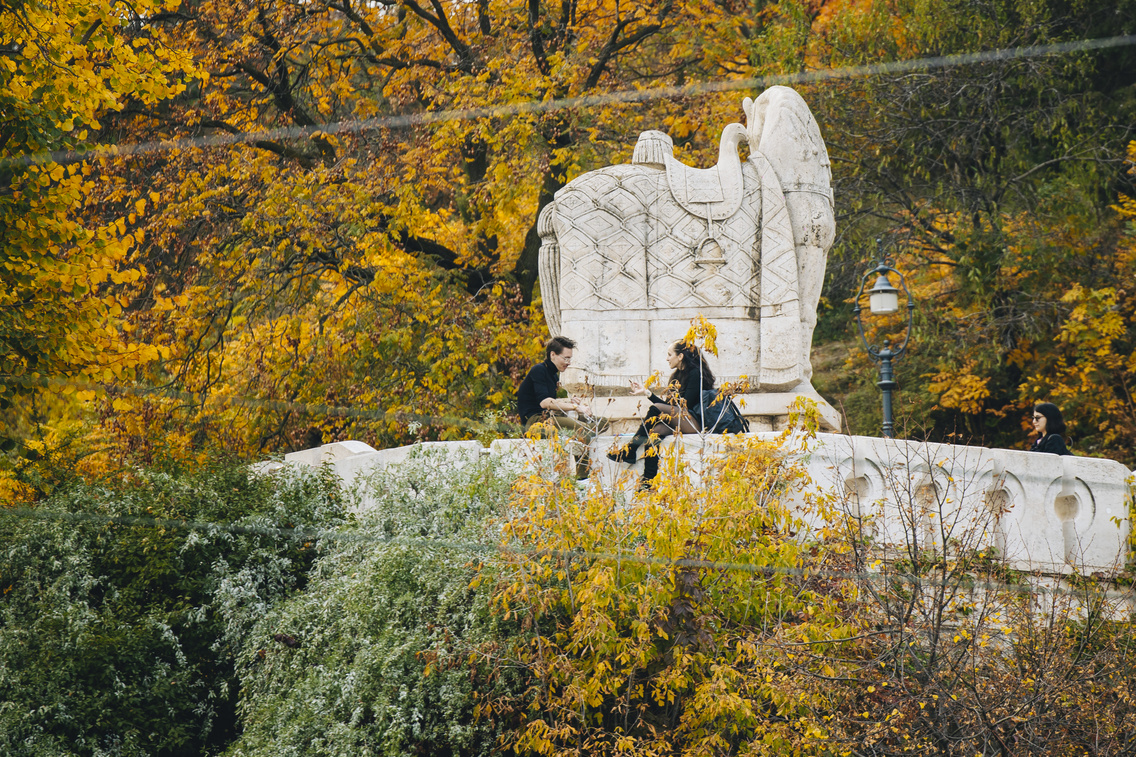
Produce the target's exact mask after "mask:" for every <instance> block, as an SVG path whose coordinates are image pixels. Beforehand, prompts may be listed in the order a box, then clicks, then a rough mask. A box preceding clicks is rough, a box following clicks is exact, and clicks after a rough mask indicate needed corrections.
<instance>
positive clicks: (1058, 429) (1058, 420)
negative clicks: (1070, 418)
mask: <svg viewBox="0 0 1136 757" xmlns="http://www.w3.org/2000/svg"><path fill="white" fill-rule="evenodd" d="M1033 411H1034V412H1035V413H1041V414H1042V415H1044V416H1045V433H1044V434H1042V438H1043V439H1044V438H1045V437H1047V436H1049V435H1050V434H1057V435H1058V436H1064V434H1065V419H1064V418H1062V417H1061V408H1059V407H1057V405H1054V404H1053V403H1052V402H1039V403H1037V404H1036V405H1034V406H1033Z"/></svg>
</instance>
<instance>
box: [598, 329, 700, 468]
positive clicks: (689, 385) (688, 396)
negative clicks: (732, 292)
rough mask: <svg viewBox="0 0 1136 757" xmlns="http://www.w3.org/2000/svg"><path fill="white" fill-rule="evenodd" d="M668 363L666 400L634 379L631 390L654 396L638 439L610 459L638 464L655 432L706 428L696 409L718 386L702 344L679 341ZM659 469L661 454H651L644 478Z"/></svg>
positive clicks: (670, 350)
mask: <svg viewBox="0 0 1136 757" xmlns="http://www.w3.org/2000/svg"><path fill="white" fill-rule="evenodd" d="M667 365H669V366H670V368H671V370H672V373H671V377H670V380H669V381H668V382H667V396H666V398H665V399H664V398H662V397H659V396H658V395H656V394H655V393H653V392H652V391H650V390H649V389H647V388H646V387H645V386H643V385H642V384H640V383H639V382H638V381H632V382H631V393H632V394H633V395H639V396H645V397H648V398H650V400H651V407H650V409H648V410H647V415H646V417H645V418H644V419H643V423H641V424H640V425H639V430H638V431H636V432H635V436H634V438H632V439H631V441H630V442H628V443H627V444H625V445H623V446H622V447H620V448H619V449H618V450H616V451H615V452H609V453H608V458H609V459H611V460H615V461H617V462H622V463H634V462H635V460H636V459H637V457H638V453H637V451H636V450H637V448H638V447H639V446H640V445H642V444H646V443H648V442H650V441H651V435H652V434H654V435H655V436H657V437H659V438H662V437H664V436H670V435H671V434H673V433H675V431H676V430H677V431H682V433H684V434H697V433H698V432H699V431H701V430H702V424H701V423H700V422H699V420H698V418H697V417H696V412H697V409H698V407H699V405H700V404H701V402H702V392H704V391H706V390H708V389H713V388H714V372H713V371H711V370H710V366H709V365H707V364H706V358H705V357H703V356H702V352H701V351H700V350H699V349H698V347H696V346H694V345H692V344H687V343H686V342H683V341H678V342H675V343H674V344H672V345H671V346H670V347H669V348H668V349H667ZM658 472H659V457H658V455H657V454H656V455H648V456H647V457H646V458H645V459H644V460H643V481H644V482H649V481H651V480H652V479H654V478H655V476H656V475H658Z"/></svg>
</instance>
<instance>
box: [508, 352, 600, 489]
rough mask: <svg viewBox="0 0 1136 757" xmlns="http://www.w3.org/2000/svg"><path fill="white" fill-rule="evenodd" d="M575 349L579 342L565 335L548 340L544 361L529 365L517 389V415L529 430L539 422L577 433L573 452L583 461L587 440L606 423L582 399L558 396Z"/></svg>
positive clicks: (585, 470)
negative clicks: (563, 372)
mask: <svg viewBox="0 0 1136 757" xmlns="http://www.w3.org/2000/svg"><path fill="white" fill-rule="evenodd" d="M575 348H576V343H575V342H573V341H572V340H571V339H569V338H567V337H564V336H554V337H552V338H551V339H549V340H548V341H547V342H546V343H545V345H544V362H542V363H539V364H537V365H534V366H533V367H532V368H530V369H529V372H528V375H527V376H525V380H524V381H522V382H521V386H520V388H519V389H517V414H518V415H520V416H521V423H523V424H524V426H525V431H526V432H527V431H529V430H530V429H531V428H532V427H533V426H535V425H536V424H538V423H543V424H544V425H545V426H546V427H548V428H549V429H550V430H551V429H557V428H561V429H566V430H569V431H572V432H574V436H575V439H576V441H577V442H578V444H576V445H573V449H572V452H573V454H575V455H576V457H577V458H578V459H580V460H581V461H582V460H583V458H584V452H585V450H586V449H587V445H588V442H590V441H591V439H592V437H593V436H595V435H596V434H597V433H599V432H600V431H601V430H602V429H603V428H605V427H606V426H607V423H606V422H604V421H603V420H600V419H596V418H593V417H591V413H590V408H589V407H588V405H587V403H585V402H584V401H583V400H581V399H578V398H574V397H563V398H561V397H557V396H556V393H557V390H558V389H559V386H560V373H561V372H562V371H564V370H567V368H568V366H570V365H572V350H573V349H575ZM579 465H583V462H581V463H580V464H579ZM581 474H582V475H581ZM577 475H578V476H580V477H581V478H584V477H586V476H587V469H586V467H585V468H583V469H582V470H581V469H580V468H579V467H578V468H577Z"/></svg>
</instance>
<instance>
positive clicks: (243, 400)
mask: <svg viewBox="0 0 1136 757" xmlns="http://www.w3.org/2000/svg"><path fill="white" fill-rule="evenodd" d="M1134 44H1136V35H1120V36H1114V37H1109V38H1103V39H1088V40H1077V41H1070V42H1061V43H1053V44H1046V45H1033V46H1028V47H1018V48H1009V49H1001V50H989V51H983V52H976V53H963V54H955V55H943V56H933V57H928V58H917V59H911V60H904V61H889V62H883V63H877V64H866V65H859V66H847V67H841V68H835V69H823V70H816V71H805V72H797V73H791V74H777V75H767V76H760V77H750V78H745V79H735V80H728V81H721V82H700V83H695V84H690V85H686V86H678V87H673V86H668V87H654V88H649V89H639V90H624V91H617V92H609V93H604V94H597V95H584V96H576V97H566V98H558V99H552V100H547V101H524V102H519V103H511V104H505V105H494V106H485V107H479V108H465V109H450V110H441V111H428V112H423V113H414V114H403V115H395V116H382V117H376V118H370V119H352V120H345V121H339V122H334V123H330V124H325V125H321V126H310V127H282V128H278V129H269V130H264V131H258V132H249V133H244V134H228V133H226V134H216V135H209V136H202V137H181V138H177V139H171V140H156V141H147V142H138V143H130V144H112V145H93V146H91V147H90V148H87V149H81V150H65V151H53V152H41V153H33V154H29V155H24V156H17V157H8V158H4V159H0V167H4V168H9V167H13V166H28V165H33V164H42V163H49V162H52V163H59V164H66V163H73V162H78V161H86V160H91V159H98V158H114V157H129V156H136V155H144V154H152V153H160V152H166V151H170V150H176V149H187V148H200V149H205V148H212V147H223V146H228V145H234V144H251V143H255V142H259V141H266V140H278V139H299V138H306V137H307V138H310V137H312V136H313V135H316V134H321V133H322V134H330V135H335V134H353V133H362V132H366V131H373V130H379V129H403V128H410V127H415V126H421V125H430V124H436V123H443V122H449V121H470V120H478V119H485V118H505V117H512V116H520V115H540V114H545V113H552V112H556V111H560V110H575V109H582V108H589V107H600V106H605V105H613V104H631V103H637V102H648V101H652V100H659V99H675V98H691V97H698V96H702V95H706V94H715V93H721V92H729V91H738V90H751V91H752V90H757V89H759V88H765V87H769V86H773V85H790V84H809V83H822V82H825V81H832V80H838V79H848V78H858V77H866V76H878V75H898V74H907V73H916V72H921V71H932V70H937V69H945V68H952V67H957V66H966V65H975V64H982V63H993V62H1004V61H1009V60H1018V59H1025V58H1034V57H1041V56H1046V55H1065V54H1071V53H1077V52H1091V51H1099V50H1107V49H1114V48H1119V47H1125V46H1130V45H1134ZM0 381H5V382H19V383H32V384H35V385H38V386H44V387H47V386H54V387H60V386H71V387H73V388H77V389H80V390H94V391H114V392H121V393H126V394H132V395H147V394H161V395H164V396H168V397H171V398H175V399H181V400H184V401H187V402H194V403H198V404H200V403H203V402H204V401H205V399H206V396H205V395H201V394H196V393H192V392H185V391H179V390H175V389H172V388H165V387H149V386H143V385H125V384H112V385H106V384H99V383H97V382H83V381H79V380H76V379H73V378H70V377H66V378H61V377H14V376H6V377H2V378H0ZM223 401H224V402H228V403H230V404H236V405H240V406H245V407H252V408H263V409H270V410H276V411H282V410H285V411H299V412H303V413H306V414H310V415H322V416H325V417H344V418H359V419H365V420H379V421H391V420H397V421H402V422H407V421H410V422H422V423H431V424H434V423H439V422H443V423H445V424H447V425H454V426H459V427H465V428H487V427H488V428H499V427H500V425H501V424H488V423H485V422H482V421H473V420H470V419H466V418H458V417H450V416H437V415H426V414H415V413H402V412H399V413H395V412H386V411H379V410H370V409H366V408H358V407H344V406H333V405H324V404H319V403H299V402H287V401H279V400H266V399H261V398H255V397H233V396H227V397H225V398H224V399H223ZM0 512H3V513H4V514H5V515H15V516H20V517H26V518H35V519H58V520H63V521H68V522H103V523H107V524H113V525H123V526H145V527H154V528H167V529H185V530H197V531H205V532H219V531H226V532H230V533H240V534H257V535H263V536H270V537H275V538H286V539H301V540H308V541H310V540H315V539H327V540H338V541H363V542H369V543H384V544H403V545H408V546H417V547H421V548H431V549H434V548H445V549H456V550H461V551H467V552H470V553H471V554H488V553H501V552H512V553H517V554H526V555H529V556H535V557H540V556H543V555H547V556H552V557H558V558H572V559H576V558H579V559H590V560H608V561H616V560H618V561H623V562H636V563H642V564H650V565H663V566H674V567H690V568H700V569H712V570H730V571H745V572H750V573H755V574H761V575H765V576H773V575H787V576H796V577H801V578H825V579H830V580H850V579H860V580H863V579H874V580H878V579H879V578H881V574H880V573H865V572H856V571H843V570H825V569H819V570H818V569H810V568H795V567H783V566H760V565H752V564H747V563H723V562H712V561H704V560H683V559H680V560H672V559H669V558H661V557H656V556H648V555H636V554H630V555H629V554H611V553H604V552H594V551H586V550H580V551H576V550H539V549H523V548H518V547H510V546H507V545H485V544H477V543H467V542H451V541H445V540H426V539H407V538H403V537H385V536H379V535H376V534H367V533H363V532H345V531H336V530H321V529H300V528H277V527H270V526H255V525H243V524H218V523H212V522H206V521H191V520H175V519H162V518H154V517H150V518H143V517H137V516H97V515H93V514H89V513H86V514H85V513H57V512H52V511H48V510H43V509H36V508H3V509H0ZM886 577H887V578H890V579H893V580H894V579H897V580H901V581H905V582H919V583H921V584H928V585H935V584H936V582H939V581H940V579H929V578H927V577H923V576H907V575H905V574H902V573H898V574H891V575H888V576H886ZM968 585H969V586H972V587H973V588H976V589H983V590H997V591H1012V592H1016V593H1030V594H1039V593H1049V594H1071V593H1078V590H1076V589H1065V588H1063V587H1060V586H1058V587H1043V586H1023V585H1021V584H1007V583H1005V582H994V581H990V580H978V581H970V582H968Z"/></svg>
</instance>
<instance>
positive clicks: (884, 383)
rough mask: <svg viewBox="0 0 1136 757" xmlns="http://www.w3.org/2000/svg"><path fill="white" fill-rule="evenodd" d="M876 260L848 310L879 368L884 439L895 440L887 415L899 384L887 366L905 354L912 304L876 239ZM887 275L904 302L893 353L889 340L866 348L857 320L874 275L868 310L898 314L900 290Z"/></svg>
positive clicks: (913, 304)
mask: <svg viewBox="0 0 1136 757" xmlns="http://www.w3.org/2000/svg"><path fill="white" fill-rule="evenodd" d="M876 258H877V262H876V267H875V268H874V269H873V270H871V271H868V272H867V273H865V274H864V278H863V279H862V280H861V281H860V292H859V293H858V294H857V295H856V307H854V308H853V309H852V313H853V315H855V316H856V327H857V328H859V330H860V341H862V342H863V343H864V349H865V350H866V351H867V353H868V357H870V358H871V359H872V360H873V361H875V362H877V363H879V364H880V380H879V381H878V382H876V386H878V387H879V388H880V390H881V391H882V392H883V403H884V437H885V438H887V439H893V438H895V430H894V425H895V424H894V421H893V420H892V413H891V393H892V392H893V391H895V390H897V389H898V388H899V384H897V383H896V382H895V376H894V374H893V373H892V369H891V364H892V361H894V360H899V358H900V357H901V356H902V355H903V353H904V352H906V351H907V343H908V342H909V341H910V339H911V312H912V311H913V310H915V303H914V302H912V301H911V292H910V291H908V289H907V281H906V280H905V279H904V277H903V274H902V273H900V272H899V271H897V270H896V269H895V268H893V267H892V266H891V258H887V257H884V247H883V242H882V241H881V240H879V239H877V240H876ZM891 273H894V274H895V275H896V276H898V277H899V286H900V287H902V289H903V295H904V297H905V298H906V299H907V329H906V330H905V331H904V332H903V342H902V343H901V344H900V345H899V346H898V347H897V348H895V349H893V348H892V345H891V340H890V339H885V340H884V346H883V348H882V349H881V348H879V347H877V346H875V345H874V344H869V343H868V337H867V336H866V335H865V334H864V323H863V321H862V320H861V319H860V311H861V310H863V308H862V307H860V301H861V300H862V299H863V297H864V288H865V287H867V286H868V279H869V278H870V277H871V276H872V274H875V275H876V283H875V284H873V285H872V288H871V289H869V290H868V309H869V310H870V311H871V313H872V315H888V314H890V313H896V312H898V311H899V292H900V290H899V289H897V288H895V287H894V286H892V284H891V279H890V278H889V277H888V274H891Z"/></svg>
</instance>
